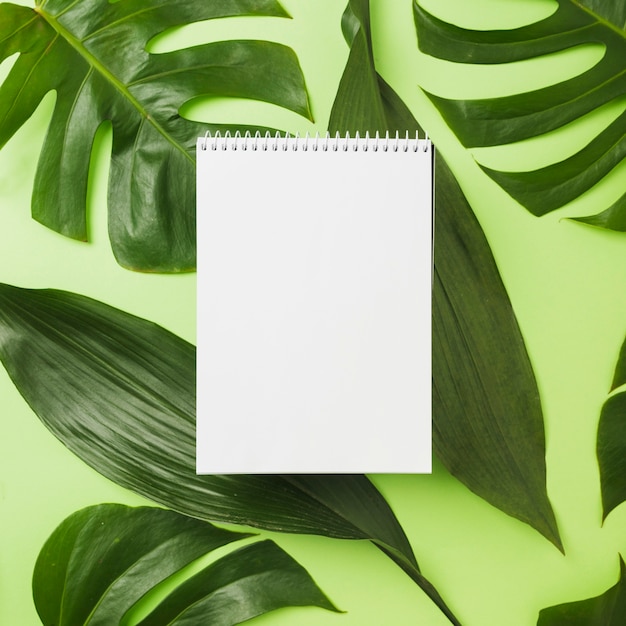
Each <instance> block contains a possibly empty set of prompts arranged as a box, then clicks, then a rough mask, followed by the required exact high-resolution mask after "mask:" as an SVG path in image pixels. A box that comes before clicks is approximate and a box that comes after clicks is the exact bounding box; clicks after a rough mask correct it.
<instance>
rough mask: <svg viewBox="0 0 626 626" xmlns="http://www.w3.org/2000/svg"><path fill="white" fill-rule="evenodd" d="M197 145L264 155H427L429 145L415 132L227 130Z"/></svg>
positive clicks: (426, 139) (202, 140)
mask: <svg viewBox="0 0 626 626" xmlns="http://www.w3.org/2000/svg"><path fill="white" fill-rule="evenodd" d="M199 145H200V149H201V150H253V151H257V150H260V151H263V152H267V151H274V152H276V151H278V150H283V151H287V150H290V151H294V152H298V151H302V152H306V151H308V150H311V151H313V152H317V151H321V152H329V151H333V152H338V151H343V152H348V151H354V152H357V151H364V152H367V151H372V152H378V151H381V152H409V151H411V152H418V151H420V150H421V151H424V152H426V151H428V150H429V149H430V146H431V143H430V141H429V139H428V134H426V137H424V138H422V139H420V138H419V136H418V134H417V133H415V137H410V136H409V133H408V132H407V133H406V134H405V135H404V136H402V137H401V136H400V135H399V133H396V134H395V135H390V134H389V133H385V134H384V135H382V136H381V135H380V134H379V133H376V134H375V135H373V136H370V134H369V133H365V135H364V136H362V137H361V136H360V135H359V133H358V132H357V133H355V135H354V137H351V136H350V133H346V134H345V135H340V134H339V133H336V134H335V135H334V136H332V135H331V134H330V133H326V134H325V135H320V134H319V133H316V134H315V135H313V136H311V135H310V134H309V133H306V135H304V136H301V135H300V134H299V133H296V134H295V135H290V134H289V133H287V134H281V133H279V132H276V133H275V134H274V135H272V134H271V133H270V132H269V131H268V132H266V133H265V134H264V135H261V133H260V132H258V131H257V132H256V133H254V135H252V134H251V133H250V132H249V131H246V132H245V133H244V134H243V135H242V134H241V133H240V132H239V131H236V132H235V133H234V134H231V133H230V131H226V132H225V133H224V134H223V135H222V133H220V131H219V130H218V131H216V132H215V133H214V134H211V131H207V132H206V134H205V135H204V137H203V138H201V139H200V144H199Z"/></svg>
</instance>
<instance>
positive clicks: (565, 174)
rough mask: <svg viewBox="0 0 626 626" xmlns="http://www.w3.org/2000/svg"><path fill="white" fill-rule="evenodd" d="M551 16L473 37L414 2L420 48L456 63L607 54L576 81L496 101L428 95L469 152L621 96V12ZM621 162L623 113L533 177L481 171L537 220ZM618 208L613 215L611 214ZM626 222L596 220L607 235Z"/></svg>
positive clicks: (592, 1)
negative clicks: (578, 50)
mask: <svg viewBox="0 0 626 626" xmlns="http://www.w3.org/2000/svg"><path fill="white" fill-rule="evenodd" d="M556 1H557V4H558V8H557V10H556V11H555V13H553V14H552V15H551V16H549V17H547V18H545V19H543V20H541V21H539V22H536V23H534V24H531V25H528V26H524V27H522V28H517V29H512V30H496V31H475V30H467V29H463V28H459V27H457V26H454V25H451V24H448V23H446V22H443V21H441V20H439V19H437V18H435V17H433V16H432V15H430V14H429V13H428V12H426V11H425V10H424V9H423V8H422V7H420V6H419V4H418V2H417V0H414V11H415V20H416V25H417V32H418V40H419V45H420V48H421V49H422V50H423V51H424V52H426V53H427V54H431V55H434V56H437V57H439V58H442V59H446V60H449V61H456V62H460V63H483V64H488V63H491V64H493V63H510V62H513V61H519V60H522V59H531V58H539V57H542V56H545V55H547V54H550V53H553V52H557V51H561V50H567V49H569V48H573V47H575V46H580V45H584V44H598V43H601V44H603V45H604V46H605V48H606V51H605V54H604V56H603V57H602V59H601V60H600V61H599V62H598V63H597V64H596V65H595V66H594V67H592V68H591V69H590V70H588V71H585V72H583V73H581V74H580V75H578V76H576V77H574V78H571V79H568V80H565V81H562V82H560V83H558V84H556V85H551V86H549V87H545V88H542V89H538V90H535V91H531V92H525V93H520V94H515V95H512V96H506V97H500V98H486V99H477V100H448V99H446V98H441V97H438V96H436V95H434V94H428V95H429V97H430V98H431V100H432V101H433V102H434V104H435V105H436V106H437V108H438V109H439V110H440V111H441V113H442V114H443V116H444V118H445V120H446V121H447V123H448V124H449V125H450V127H451V128H452V129H453V130H454V132H455V133H456V134H457V136H458V137H459V139H460V140H461V141H462V142H463V144H464V145H466V146H494V145H499V144H505V143H511V142H515V141H520V140H523V139H528V138H530V137H536V136H538V135H541V134H544V133H547V132H550V131H552V130H555V129H557V128H560V127H562V126H564V125H565V124H568V123H570V122H572V121H574V120H577V119H579V118H580V117H582V116H583V115H585V114H587V113H590V112H591V111H594V110H595V109H597V108H599V107H601V106H602V105H604V104H606V103H608V102H611V101H613V100H615V99H617V98H619V97H621V96H623V95H624V94H626V74H625V73H624V71H623V70H624V57H625V55H626V33H625V32H624V19H623V18H624V12H625V11H624V5H623V3H615V2H612V0H579V1H577V2H573V1H572V0H556ZM625 155H626V113H624V114H622V115H620V116H619V117H618V118H617V119H616V120H615V121H614V122H613V123H612V124H611V125H610V126H609V127H608V128H607V129H605V130H604V131H602V132H601V133H599V134H598V136H597V137H596V138H595V139H593V140H592V141H591V142H590V143H589V144H588V145H587V146H585V147H584V148H583V149H582V150H580V151H579V152H578V153H576V154H575V155H574V156H572V157H570V158H568V159H566V160H564V161H562V162H561V163H557V164H554V165H551V166H548V167H544V168H541V169H538V170H534V171H531V172H500V171H495V170H493V169H489V168H484V169H485V171H486V172H487V173H488V174H489V175H490V176H491V177H492V178H494V179H495V180H496V181H497V182H498V183H499V184H500V185H501V186H502V187H503V188H504V189H506V191H508V192H509V193H510V194H511V195H512V196H513V197H514V198H515V199H516V200H518V201H519V202H520V203H521V204H523V205H524V206H525V207H526V208H527V209H528V210H529V211H531V212H532V213H533V214H535V215H543V214H545V213H548V212H550V211H552V210H554V209H557V208H559V207H560V206H563V205H564V204H565V203H567V202H569V201H570V200H572V199H574V198H576V197H578V196H579V195H581V194H582V193H584V192H585V191H587V190H588V189H590V188H591V187H592V186H593V185H595V184H596V183H597V182H599V181H600V180H602V179H603V178H604V177H605V176H606V175H607V174H608V173H609V172H610V171H611V170H612V169H613V168H614V167H615V166H616V165H617V164H618V163H619V162H620V161H621V160H622V159H623V158H624V156H625ZM616 210H620V212H621V208H620V207H613V214H614V213H615V211H616ZM623 221H624V218H623V217H620V218H619V219H618V218H616V217H615V215H612V219H610V220H605V219H599V220H597V221H596V225H599V226H605V227H608V228H612V227H613V224H615V223H621V222H623Z"/></svg>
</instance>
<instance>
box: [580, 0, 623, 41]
mask: <svg viewBox="0 0 626 626" xmlns="http://www.w3.org/2000/svg"><path fill="white" fill-rule="evenodd" d="M570 2H571V3H572V4H573V5H574V6H576V7H578V8H579V9H580V10H581V11H584V12H585V13H587V14H588V15H591V17H593V19H594V20H596V21H597V22H598V23H599V24H602V26H605V27H606V28H609V29H611V30H612V31H613V32H615V33H617V34H618V35H619V36H620V37H621V38H622V39H626V33H625V32H624V31H623V30H622V29H621V28H619V26H616V25H615V24H613V22H610V21H609V20H607V19H606V18H604V17H602V16H601V15H598V13H596V12H595V11H592V10H591V9H589V8H587V7H586V6H585V5H584V4H582V3H581V2H579V0H570Z"/></svg>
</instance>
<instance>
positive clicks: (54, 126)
mask: <svg viewBox="0 0 626 626" xmlns="http://www.w3.org/2000/svg"><path fill="white" fill-rule="evenodd" d="M240 15H267V16H276V17H287V14H286V13H285V11H284V10H283V9H282V7H281V6H280V4H279V3H278V2H277V1H276V0H212V1H211V2H203V1H202V0H120V1H118V2H109V1H108V0H83V1H81V2H71V1H70V0H44V1H42V2H40V3H39V4H38V6H37V7H36V8H35V9H30V8H27V7H23V6H17V5H14V4H0V62H1V61H3V60H4V59H6V58H8V57H9V56H11V55H14V54H16V53H19V57H18V59H17V61H16V62H15V64H14V66H13V68H12V70H11V72H10V73H9V75H8V77H7V78H6V80H5V81H4V84H2V86H1V87H0V147H1V146H3V145H4V144H5V143H6V142H7V141H8V140H9V139H10V138H11V137H12V135H13V134H14V133H15V132H16V131H17V130H18V129H19V128H20V126H21V125H22V124H23V123H24V122H25V121H26V119H28V118H29V117H30V115H31V114H32V113H33V111H34V110H35V108H36V107H37V105H38V104H39V102H40V101H41V99H42V98H43V97H44V96H45V95H46V94H47V93H48V92H50V91H55V92H56V104H55V109H54V114H53V116H52V120H51V122H50V127H49V130H48V134H47V137H46V140H45V143H44V146H43V150H42V153H41V158H40V160H39V165H38V168H37V174H36V179H35V186H34V191H33V205H32V212H33V216H34V218H35V219H37V220H38V221H40V222H41V223H43V224H45V225H46V226H49V227H50V228H52V229H54V230H56V231H57V232H59V233H62V234H64V235H67V236H68V237H73V238H75V239H81V240H84V239H86V238H87V225H86V215H85V201H86V200H85V196H86V189H87V177H88V167H89V154H90V150H91V147H92V143H93V140H94V135H95V133H96V131H97V129H98V127H99V126H100V124H102V122H104V121H105V120H110V121H111V123H112V127H113V149H112V151H113V153H112V158H111V174H110V182H109V198H108V205H109V235H110V238H111V244H112V246H113V250H114V253H115V255H116V258H117V260H118V262H119V263H120V264H121V265H123V266H125V267H128V268H132V269H137V270H143V271H152V272H179V271H185V270H192V269H194V267H195V189H194V181H195V157H194V151H195V142H196V138H197V136H198V135H199V134H204V133H205V131H207V130H211V129H215V128H218V127H217V126H213V125H210V124H200V123H197V122H190V121H188V120H186V119H184V118H182V117H181V116H180V114H179V109H180V107H181V106H182V105H183V104H184V103H185V102H187V101H189V100H191V99H193V98H195V97H197V96H201V95H209V96H229V97H238V98H254V99H257V100H263V101H266V102H270V103H273V104H277V105H280V106H282V107H286V108H288V109H291V110H293V111H296V112H297V113H299V114H301V115H303V116H306V117H308V118H310V115H311V114H310V110H309V106H308V100H307V95H306V90H305V87H304V80H303V77H302V73H301V70H300V66H299V64H298V61H297V59H296V57H295V55H294V53H293V52H292V51H291V50H290V49H289V48H286V47H285V46H282V45H279V44H275V43H270V42H266V41H220V42H213V43H209V44H206V45H201V46H196V47H193V48H187V49H183V50H178V51H174V52H169V53H165V54H149V53H148V52H147V51H146V44H147V43H148V42H149V40H150V39H152V38H153V37H154V36H156V35H158V34H160V33H162V32H164V31H165V30H167V29H170V28H171V27H174V26H179V25H182V24H187V23H190V22H196V21H199V20H208V19H215V18H225V17H230V16H233V17H234V16H240ZM219 128H222V129H224V130H226V129H228V127H226V126H223V125H220V126H219ZM237 129H239V130H240V131H242V132H245V131H246V129H248V127H246V126H237ZM233 130H234V129H233Z"/></svg>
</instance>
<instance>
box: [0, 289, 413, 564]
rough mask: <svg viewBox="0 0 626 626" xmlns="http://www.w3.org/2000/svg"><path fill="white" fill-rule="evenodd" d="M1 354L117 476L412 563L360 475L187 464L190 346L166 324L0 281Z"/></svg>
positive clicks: (187, 505)
mask: <svg viewBox="0 0 626 626" xmlns="http://www.w3.org/2000/svg"><path fill="white" fill-rule="evenodd" d="M0 359H1V360H2V362H3V364H4V366H5V367H6V369H7V371H8V372H9V375H10V376H11V378H12V380H13V382H14V383H15V385H16V387H17V388H18V389H19V391H20V392H21V394H22V395H23V396H24V398H25V399H26V401H27V402H28V403H29V405H30V406H31V407H32V409H33V410H34V412H35V413H36V414H37V415H38V417H39V418H40V419H41V420H42V422H43V423H44V424H45V425H46V426H47V427H48V428H49V429H50V430H51V431H52V433H53V434H54V435H55V436H56V437H57V438H58V439H60V440H61V441H62V442H63V443H64V444H65V445H66V446H67V447H68V448H69V449H70V450H72V451H73V452H74V453H75V454H76V455H77V456H79V457H80V458H81V459H83V460H84V461H85V462H86V463H88V464H89V465H91V466H92V467H93V468H94V469H96V470H97V471H98V472H100V473H101V474H103V475H104V476H107V477H108V478H110V479H111V480H113V481H115V482H116V483H118V484H120V485H122V486H123V487H127V488H129V489H132V490H133V491H136V492H137V493H140V494H142V495H144V496H146V497H148V498H151V499H153V500H155V501H157V502H160V503H162V504H164V505H166V506H168V507H170V508H173V509H175V510H177V511H180V512H182V513H186V514H188V515H191V516H193V517H197V518H201V519H207V520H212V521H222V522H231V523H235V524H248V525H252V526H257V527H262V528H267V529H270V530H276V531H282V532H292V533H311V534H318V535H325V536H328V537H337V538H345V539H371V540H372V541H374V542H375V543H376V544H377V545H380V546H381V547H384V548H385V549H387V550H389V551H390V552H392V553H393V554H394V555H395V556H396V559H397V560H399V561H401V563H402V564H403V566H405V567H406V568H408V569H409V570H417V565H416V563H415V558H414V556H413V553H412V551H411V547H410V545H409V543H408V540H407V538H406V536H405V534H404V532H403V531H402V528H401V527H400V525H399V523H398V521H397V520H396V518H395V516H394V515H393V512H392V511H391V509H390V508H389V505H388V504H387V502H386V501H385V500H384V498H383V497H382V495H381V494H380V493H379V492H378V491H377V489H376V488H375V487H374V486H373V484H372V483H371V482H370V481H369V480H368V479H367V478H366V477H365V476H360V475H341V476H332V475H321V476H316V475H311V476H267V475H254V476H251V475H233V476H206V475H200V476H199V475H196V473H195V347H194V346H192V345H191V344H189V343H187V342H185V341H183V340H182V339H180V338H179V337H176V336H175V335H173V334H172V333H170V332H168V331H166V330H165V329H163V328H161V327H159V326H157V325H155V324H152V323H150V322H147V321H145V320H142V319H139V318H137V317H134V316H132V315H129V314H127V313H124V312H122V311H120V310H118V309H114V308H112V307H109V306H107V305H105V304H102V303H100V302H97V301H95V300H91V299H89V298H85V297H82V296H79V295H76V294H71V293H66V292H60V291H53V290H28V289H20V288H17V287H12V286H9V285H0ZM226 444H227V442H224V445H226Z"/></svg>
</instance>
